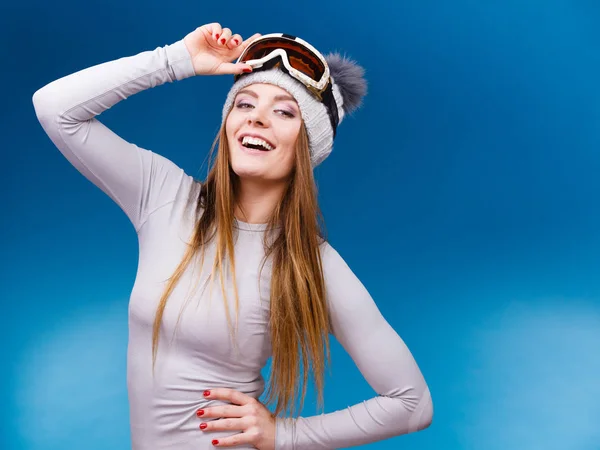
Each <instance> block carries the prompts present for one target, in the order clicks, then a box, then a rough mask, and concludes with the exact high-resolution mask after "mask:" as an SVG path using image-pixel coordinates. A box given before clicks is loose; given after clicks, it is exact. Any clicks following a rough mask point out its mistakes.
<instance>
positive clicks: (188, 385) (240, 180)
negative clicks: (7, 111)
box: [33, 23, 433, 450]
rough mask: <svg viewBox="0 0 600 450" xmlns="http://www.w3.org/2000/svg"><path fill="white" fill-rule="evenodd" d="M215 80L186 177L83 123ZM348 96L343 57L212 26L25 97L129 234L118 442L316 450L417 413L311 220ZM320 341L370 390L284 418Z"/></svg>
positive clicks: (389, 427) (419, 419)
mask: <svg viewBox="0 0 600 450" xmlns="http://www.w3.org/2000/svg"><path fill="white" fill-rule="evenodd" d="M236 58H237V59H238V60H237V61H236V62H235V63H234V62H232V61H234V60H235V59H236ZM215 74H234V84H233V86H232V87H231V90H230V91H229V93H228V95H227V98H226V100H225V105H224V107H223V111H222V127H221V130H220V132H219V135H218V137H217V140H216V141H215V144H214V145H213V149H212V151H211V155H212V156H213V158H212V160H211V165H212V167H211V169H210V171H209V173H208V175H207V177H206V179H204V180H196V179H194V178H193V177H191V176H190V175H188V174H186V173H185V172H184V171H183V170H182V169H181V168H180V167H179V166H177V165H176V164H175V163H174V162H172V161H171V160H169V159H167V158H165V157H163V156H161V155H158V154H157V153H154V152H152V151H150V150H146V149H142V148H140V147H138V146H137V145H135V144H133V143H129V142H127V141H125V140H123V139H122V138H121V137H119V136H118V135H117V134H115V133H114V132H113V131H112V130H110V129H109V128H107V127H106V126H104V125H103V124H102V123H100V122H99V121H98V119H97V116H98V115H99V114H101V113H102V112H103V111H105V110H107V109H109V108H111V107H113V106H114V105H116V104H117V103H118V102H120V101H122V100H123V99H126V98H128V97H130V96H131V95H134V94H136V93H139V92H141V91H143V90H145V89H149V88H151V87H155V86H158V85H161V84H165V83H168V82H174V81H180V80H183V79H185V78H189V77H192V76H194V75H215ZM365 93H366V83H365V80H364V78H363V70H362V68H361V67H360V66H358V65H357V64H355V63H354V62H353V61H351V60H349V59H345V58H342V57H340V56H339V55H336V54H333V55H328V56H327V57H324V56H323V55H321V53H319V52H318V51H317V50H316V49H314V47H312V46H311V45H310V44H308V43H307V42H305V41H303V40H302V39H300V38H296V37H294V36H290V35H283V34H280V33H279V34H274V35H266V36H260V35H258V34H257V35H254V36H252V37H251V38H249V39H246V40H242V37H241V36H240V35H239V34H233V33H232V32H231V30H230V29H228V28H223V27H221V25H220V24H218V23H212V24H208V25H204V26H202V27H199V28H197V29H196V30H194V31H193V32H191V33H189V34H188V35H186V36H185V37H184V38H183V39H181V40H180V41H177V42H175V43H174V44H172V45H166V46H164V47H158V48H156V49H154V50H152V51H145V52H141V53H139V54H137V55H133V56H129V57H123V58H119V59H116V60H114V61H109V62H105V63H103V64H99V65H96V66H93V67H89V68H87V69H84V70H81V71H79V72H77V73H75V74H71V75H68V76H65V77H63V78H60V79H58V80H56V81H53V82H52V83H50V84H48V85H47V86H44V87H43V88H41V89H39V90H38V91H37V92H35V94H34V95H33V103H34V106H35V111H36V114H37V117H38V119H39V121H40V123H41V125H42V127H43V128H44V130H45V131H46V133H47V134H48V136H49V137H50V139H51V140H52V142H53V143H54V144H55V145H56V147H57V148H58V149H59V150H60V151H61V152H62V154H63V155H64V156H65V158H66V159H67V160H68V161H69V162H70V163H71V164H72V165H73V166H74V167H75V168H77V170H79V171H80V172H81V173H82V174H83V175H84V176H85V177H86V178H87V179H88V180H90V181H91V182H92V183H94V184H95V185H96V186H98V188H100V189H101V190H102V191H103V192H105V193H106V194H107V195H108V196H109V197H110V198H111V199H113V200H114V201H115V203H117V204H118V205H119V207H120V208H121V209H122V210H123V211H124V213H125V214H126V215H127V217H128V218H129V220H130V221H131V223H132V224H133V226H134V227H135V230H136V232H137V236H138V242H139V251H140V255H139V263H138V270H137V274H136V279H135V283H134V286H133V290H132V293H131V298H130V303H129V320H128V324H129V344H128V347H127V348H128V354H127V382H128V396H129V404H130V422H131V423H130V427H131V440H132V448H133V449H138V450H139V449H164V448H177V449H180V450H186V449H189V450H192V449H194V450H198V449H207V448H211V446H219V447H221V446H222V447H228V446H233V445H235V446H237V448H240V449H255V448H258V449H260V450H273V449H278V450H280V449H281V450H283V449H294V450H309V449H310V450H319V449H322V450H325V449H333V448H343V447H351V446H356V445H360V444H366V443H369V442H374V441H377V440H381V439H387V438H390V437H393V436H398V435H401V434H406V433H411V432H415V431H418V430H422V429H424V428H426V427H427V426H429V424H430V423H431V420H432V416H433V406H432V401H431V396H430V392H429V388H428V386H427V383H426V382H425V379H424V377H423V375H422V373H421V371H420V369H419V367H418V365H417V363H416V361H415V360H414V358H413V357H412V354H411V352H410V351H409V349H408V348H407V346H406V345H405V343H404V342H403V340H402V339H401V338H400V336H399V335H398V333H396V331H395V330H394V329H392V327H391V326H390V325H389V323H388V322H387V321H386V320H385V319H384V317H383V316H382V315H381V313H380V311H379V309H378V308H377V305H376V304H375V302H374V301H373V299H372V298H371V296H370V295H369V293H368V292H367V290H366V289H365V287H364V286H363V285H362V283H361V282H360V281H359V280H358V279H357V277H356V276H355V275H354V273H353V272H352V270H351V269H350V268H349V267H348V265H347V264H346V263H345V261H344V260H343V259H342V257H341V256H340V255H339V254H338V253H337V251H336V250H335V249H334V248H333V247H332V246H331V245H330V244H329V243H328V242H327V240H326V239H325V237H324V233H323V232H322V231H321V228H320V224H319V219H320V218H321V217H320V216H321V214H320V211H319V206H318V203H317V191H316V185H315V180H314V176H313V169H314V168H315V167H316V166H317V165H318V164H320V163H321V162H322V161H323V160H324V159H325V158H326V157H327V156H328V155H329V154H330V153H331V150H332V147H333V140H334V138H335V136H336V131H337V128H338V125H339V124H340V123H341V122H342V120H343V119H344V117H345V116H346V115H347V114H348V113H350V112H351V111H353V110H355V109H356V108H357V107H358V106H359V105H360V104H361V101H362V98H363V96H364V95H365ZM215 148H216V152H215ZM207 262H208V264H207ZM211 263H212V264H211ZM217 277H218V280H216V278H217ZM215 283H216V284H217V285H218V288H220V289H214V290H213V289H212V288H213V287H214V284H215ZM199 284H202V286H203V287H202V289H201V290H200V292H198V290H197V287H198V285H199ZM209 284H210V287H211V289H208V290H207V289H206V287H207V286H208V285H209ZM192 288H193V289H192ZM213 297H216V299H213ZM232 299H233V304H232V302H231V300H232ZM213 300H214V301H213ZM190 303H193V307H191V306H192V305H190ZM232 310H234V311H235V315H234V314H232ZM232 316H234V317H232ZM234 319H235V320H234ZM329 335H332V336H334V337H335V338H336V339H337V340H338V341H339V342H340V343H341V345H342V346H343V347H344V348H345V349H346V351H347V352H348V353H349V354H350V356H351V357H352V358H353V360H354V361H355V363H356V365H357V366H358V368H359V369H360V371H361V373H362V374H363V375H364V376H365V378H366V380H367V381H368V382H369V384H370V385H371V386H372V387H373V389H374V390H375V391H376V393H377V395H376V396H374V397H373V398H371V399H368V400H365V401H363V402H361V403H358V404H356V405H353V406H351V407H348V408H346V409H343V410H340V411H335V412H331V413H328V414H322V415H318V416H313V417H289V416H295V412H296V411H295V406H296V403H297V402H296V400H298V397H300V400H303V399H304V396H305V392H306V391H305V389H306V385H307V380H308V377H309V375H312V377H313V379H314V385H315V387H316V389H317V391H318V394H319V397H318V399H319V402H320V403H322V398H323V396H322V391H323V374H324V369H325V365H326V363H327V362H328V356H329V355H328V350H329V341H328V339H329ZM270 358H271V359H272V365H271V367H272V372H271V375H270V378H269V384H268V390H267V392H266V394H267V395H266V400H265V404H263V403H262V402H260V401H259V400H258V399H259V398H260V397H261V396H262V394H263V393H264V391H265V380H264V379H263V377H262V374H261V370H262V369H263V368H264V367H265V365H266V363H267V361H268V360H269V359H270ZM300 385H302V386H301V387H302V389H300ZM299 393H301V395H299ZM272 404H274V410H273V411H271V410H269V409H267V406H268V405H272ZM301 406H302V403H301V402H300V408H301ZM288 411H289V415H288V414H287V413H288Z"/></svg>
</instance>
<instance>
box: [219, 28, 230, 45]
mask: <svg viewBox="0 0 600 450" xmlns="http://www.w3.org/2000/svg"><path fill="white" fill-rule="evenodd" d="M230 37H231V30H230V29H229V28H223V32H222V33H221V37H220V38H219V45H223V46H225V45H226V44H227V41H229V38H230Z"/></svg>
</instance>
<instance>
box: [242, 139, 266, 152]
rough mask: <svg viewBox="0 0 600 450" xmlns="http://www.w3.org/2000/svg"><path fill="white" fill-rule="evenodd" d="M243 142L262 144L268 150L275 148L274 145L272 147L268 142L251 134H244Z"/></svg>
mask: <svg viewBox="0 0 600 450" xmlns="http://www.w3.org/2000/svg"><path fill="white" fill-rule="evenodd" d="M242 144H252V145H261V146H263V147H264V148H266V149H267V150H273V147H271V146H270V145H269V144H268V143H267V142H265V141H263V140H262V139H258V138H255V137H251V136H244V138H243V139H242Z"/></svg>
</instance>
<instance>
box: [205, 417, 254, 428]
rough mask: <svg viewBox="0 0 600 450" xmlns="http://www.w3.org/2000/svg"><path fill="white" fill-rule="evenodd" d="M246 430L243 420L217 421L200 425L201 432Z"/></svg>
mask: <svg viewBox="0 0 600 450" xmlns="http://www.w3.org/2000/svg"><path fill="white" fill-rule="evenodd" d="M246 428H248V426H247V425H246V424H245V423H244V420H243V419H218V420H212V421H210V422H202V423H201V424H200V429H201V430H202V431H234V430H235V431H243V430H245V429H246Z"/></svg>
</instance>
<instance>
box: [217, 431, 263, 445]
mask: <svg viewBox="0 0 600 450" xmlns="http://www.w3.org/2000/svg"><path fill="white" fill-rule="evenodd" d="M255 441H257V436H256V433H238V434H234V435H233V436H229V437H226V438H219V439H218V440H214V441H213V445H214V446H215V447H233V446H236V445H243V444H254V443H255Z"/></svg>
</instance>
